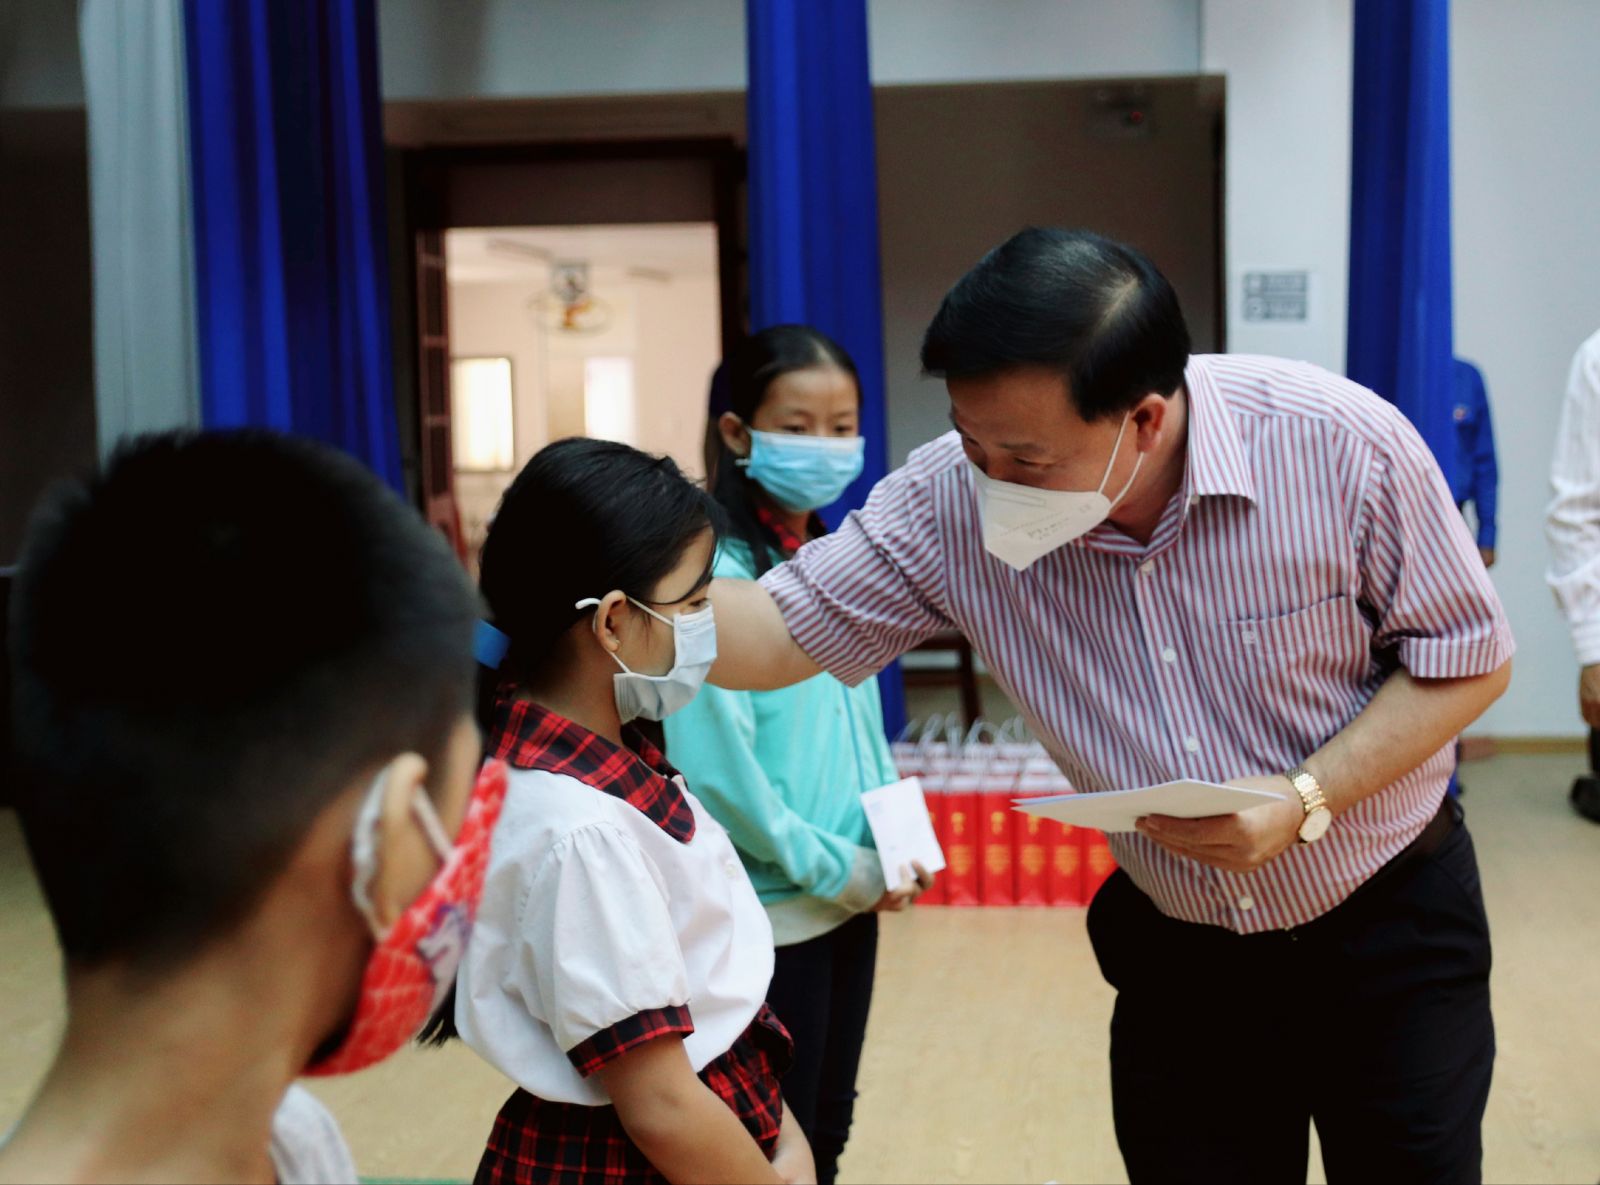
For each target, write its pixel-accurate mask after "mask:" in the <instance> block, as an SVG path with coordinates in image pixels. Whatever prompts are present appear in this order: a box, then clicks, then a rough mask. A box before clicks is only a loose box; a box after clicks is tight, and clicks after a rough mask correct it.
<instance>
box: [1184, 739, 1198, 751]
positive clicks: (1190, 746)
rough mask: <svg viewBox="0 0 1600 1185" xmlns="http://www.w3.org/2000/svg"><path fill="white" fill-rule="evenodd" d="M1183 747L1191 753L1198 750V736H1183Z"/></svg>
mask: <svg viewBox="0 0 1600 1185" xmlns="http://www.w3.org/2000/svg"><path fill="white" fill-rule="evenodd" d="M1183 747H1184V748H1185V749H1187V750H1189V752H1191V753H1198V752H1200V738H1199V737H1196V736H1187V737H1184V738H1183Z"/></svg>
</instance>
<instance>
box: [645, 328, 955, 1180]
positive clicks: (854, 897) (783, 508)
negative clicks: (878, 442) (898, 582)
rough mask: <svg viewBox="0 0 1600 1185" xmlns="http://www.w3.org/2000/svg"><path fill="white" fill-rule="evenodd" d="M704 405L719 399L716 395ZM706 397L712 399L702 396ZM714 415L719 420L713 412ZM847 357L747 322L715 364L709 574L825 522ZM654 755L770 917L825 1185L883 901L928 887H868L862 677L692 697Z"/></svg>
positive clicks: (878, 734)
mask: <svg viewBox="0 0 1600 1185" xmlns="http://www.w3.org/2000/svg"><path fill="white" fill-rule="evenodd" d="M719 396H720V398H719ZM719 403H721V406H718V404H719ZM725 408H731V410H724V409H725ZM860 411H861V392H860V386H859V384H858V380H857V376H856V369H855V365H854V363H853V362H851V360H850V357H849V355H848V354H846V353H845V352H844V350H843V349H842V348H841V347H840V346H839V345H838V344H837V343H835V342H833V341H831V340H830V339H829V338H827V337H826V336H824V335H823V334H821V333H819V332H818V331H816V330H814V329H811V328H808V327H806V326H801V325H780V326H776V327H774V328H771V329H764V330H762V331H761V332H760V333H757V334H756V335H755V336H753V337H752V338H750V339H749V340H748V341H746V342H745V343H744V345H743V346H741V347H740V349H739V350H738V351H736V352H735V353H734V354H733V356H732V357H730V358H729V359H728V360H727V361H726V362H725V363H724V364H723V366H722V367H721V368H720V369H719V370H718V373H717V377H716V379H715V380H714V381H713V387H712V414H713V415H716V414H717V413H719V412H720V413H721V416H720V418H719V419H718V420H717V428H718V431H719V435H720V438H721V449H720V455H719V457H718V459H717V463H716V464H715V466H714V471H715V473H714V492H715V494H716V498H717V501H718V502H720V503H721V504H722V506H723V508H724V509H725V510H726V511H727V513H728V517H729V519H730V520H731V524H730V525H731V527H732V529H731V530H730V531H729V532H728V533H727V534H726V535H725V536H724V540H723V545H722V548H721V550H720V551H719V552H718V555H717V560H716V575H717V576H728V577H736V578H744V579H753V578H756V577H758V576H760V575H761V574H762V573H763V572H765V571H766V570H767V569H768V568H770V567H772V565H773V564H774V563H779V562H782V561H783V560H784V559H787V558H788V557H789V556H790V555H792V554H793V553H794V552H795V551H797V550H798V549H799V548H800V547H801V546H802V545H803V544H804V543H805V542H806V541H807V540H808V539H810V538H814V537H815V536H817V535H819V534H821V533H823V531H824V530H825V528H824V527H823V525H822V522H821V520H820V519H819V518H818V517H817V515H816V513H815V511H816V508H818V507H821V506H826V505H828V504H829V503H831V502H834V501H836V500H837V499H838V497H839V495H840V494H842V493H843V492H844V488H845V486H847V485H848V484H849V483H850V482H851V481H852V480H854V478H855V477H856V475H857V474H859V473H860V472H861V462H862V457H863V451H864V442H863V441H862V439H861V436H860ZM666 736H667V751H668V754H669V756H670V758H671V760H672V763H673V764H674V765H675V766H677V767H678V768H679V769H680V770H682V771H683V773H684V776H685V777H686V778H688V780H689V783H690V784H691V785H692V786H694V788H695V793H696V794H697V795H698V796H699V798H700V801H701V802H702V803H703V804H704V805H705V806H706V808H707V809H708V810H710V811H711V813H712V814H713V815H715V816H716V818H717V820H718V821H719V822H721V823H722V825H723V826H724V827H725V828H727V830H728V834H729V835H730V836H731V837H732V839H733V842H734V846H735V847H736V848H738V850H739V854H740V856H741V857H742V858H743V860H744V864H745V868H746V869H747V870H748V871H749V873H750V879H751V881H752V882H754V884H755V887H756V892H757V893H758V894H759V896H760V898H761V901H762V903H763V904H764V905H765V906H766V908H767V914H768V916H769V917H770V918H771V920H772V931H773V937H774V940H775V942H776V943H777V947H778V949H777V958H776V965H775V970H774V972H773V977H772V987H771V989H770V990H769V992H768V997H767V998H768V1002H769V1003H770V1004H771V1005H772V1008H773V1010H774V1011H775V1012H776V1013H777V1014H778V1017H779V1018H780V1019H781V1020H782V1021H783V1022H784V1024H785V1025H786V1026H787V1027H788V1029H789V1031H790V1033H791V1034H792V1035H793V1037H794V1043H795V1064H794V1066H793V1068H792V1069H791V1070H790V1071H789V1073H788V1074H787V1075H786V1076H785V1077H784V1082H783V1093H784V1098H785V1101H786V1102H787V1103H788V1105H789V1108H790V1110H791V1111H793V1112H794V1115H795V1118H796V1120H797V1121H798V1122H799V1124H800V1126H801V1128H802V1129H803V1130H804V1131H805V1134H806V1135H807V1137H809V1139H810V1141H811V1148H812V1152H813V1154H814V1155H815V1157H816V1165H817V1180H818V1183H819V1185H830V1183H831V1182H832V1181H833V1180H834V1178H835V1174H836V1172H837V1168H838V1160H839V1154H840V1153H841V1152H843V1151H844V1145H845V1140H846V1138H847V1137H848V1135H849V1131H850V1118H851V1113H852V1111H853V1109H854V1103H855V1080H856V1069H857V1067H858V1065H859V1064H860V1060H861V1045H862V1042H863V1040H864V1038H865V1035H866V1024H867V1011H868V1007H869V1005H870V1003H871V999H872V980H873V973H874V967H875V963H876V958H877V945H878V923H877V917H876V913H877V911H879V910H883V909H903V908H905V907H906V906H907V905H909V904H910V903H911V902H912V901H914V900H915V899H916V896H917V895H918V894H919V893H920V892H921V891H922V890H923V889H924V888H926V887H927V885H929V884H931V883H932V882H931V881H929V880H928V879H927V877H926V874H923V873H922V872H921V870H920V869H918V870H916V874H917V875H916V878H915V879H912V880H909V881H908V883H907V884H905V885H904V886H895V887H894V888H893V889H890V888H889V887H888V886H886V885H885V884H884V881H883V875H882V873H881V871H880V870H879V865H878V856H877V853H876V852H875V851H874V850H873V847H872V837H871V833H870V832H869V830H868V828H867V819H866V815H865V813H864V812H863V811H862V809H861V793H862V791H864V790H870V789H873V788H874V787H877V786H882V785H885V784H887V783H889V782H893V781H895V780H896V777H897V775H896V773H895V769H894V763H893V762H892V761H891V759H890V756H889V746H888V744H887V743H886V742H885V740H884V731H883V709H882V706H881V704H880V703H879V700H878V687H877V683H876V681H871V680H869V681H868V682H866V683H863V684H862V685H861V686H860V687H856V688H853V689H852V688H848V687H846V686H845V685H844V684H843V683H840V682H839V681H838V680H837V679H835V678H833V677H832V676H830V675H818V676H816V677H815V678H813V679H808V680H806V681H805V682H804V683H800V684H797V685H796V686H794V687H788V688H784V689H783V690H780V691H759V692H750V691H726V690H723V689H722V688H719V687H710V686H708V687H706V688H704V689H703V690H702V691H701V692H700V694H699V696H698V697H697V698H696V699H695V700H694V701H693V702H692V703H691V704H689V706H688V707H686V708H684V709H683V710H682V711H680V712H678V713H676V714H675V715H673V716H671V717H669V718H668V719H667V721H666Z"/></svg>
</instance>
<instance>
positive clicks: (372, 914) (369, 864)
mask: <svg viewBox="0 0 1600 1185" xmlns="http://www.w3.org/2000/svg"><path fill="white" fill-rule="evenodd" d="M388 773H389V770H388V767H387V766H386V767H384V769H382V770H381V771H379V773H378V776H377V777H375V778H374V779H373V780H372V785H371V787H370V788H369V789H368V790H367V796H366V798H365V799H364V800H363V801H362V803H361V810H360V811H358V812H357V813H356V827H355V831H354V832H353V833H352V834H351V836H350V862H351V863H352V864H353V865H354V866H355V875H354V876H353V877H352V878H351V881H350V897H351V899H352V900H353V901H354V902H355V905H356V908H357V909H359V910H360V911H361V916H362V917H364V918H366V919H367V925H368V926H369V927H370V928H371V930H372V936H373V937H374V938H376V939H377V940H378V941H379V942H382V941H383V940H384V938H385V937H386V936H387V935H388V933H389V928H388V927H387V926H385V925H383V924H382V923H381V922H379V921H378V908H377V906H376V905H375V904H374V903H373V900H372V880H373V878H374V877H375V876H377V875H378V820H379V818H380V817H381V816H382V814H383V791H384V786H385V783H386V781H387V778H388ZM411 815H412V817H413V818H414V819H416V821H417V825H418V826H419V827H421V828H422V834H423V835H425V836H426V837H427V839H428V846H429V847H431V848H432V849H433V853H434V855H436V856H438V857H439V863H440V864H441V865H443V864H448V863H449V862H450V857H451V855H452V854H453V853H454V851H455V843H454V842H453V841H452V840H451V839H450V837H449V836H448V835H446V834H445V830H444V824H443V823H441V822H440V821H439V814H438V812H437V811H435V810H434V809H433V803H431V802H429V801H428V795H427V793H426V792H425V791H424V790H423V789H422V787H421V786H415V787H413V788H412V793H411Z"/></svg>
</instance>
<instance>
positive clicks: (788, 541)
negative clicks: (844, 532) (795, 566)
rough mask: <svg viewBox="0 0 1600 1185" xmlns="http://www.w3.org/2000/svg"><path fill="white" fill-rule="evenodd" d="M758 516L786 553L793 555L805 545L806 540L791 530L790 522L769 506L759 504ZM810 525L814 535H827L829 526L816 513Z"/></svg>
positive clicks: (757, 508)
mask: <svg viewBox="0 0 1600 1185" xmlns="http://www.w3.org/2000/svg"><path fill="white" fill-rule="evenodd" d="M756 518H757V519H758V520H759V521H760V523H761V525H762V527H764V528H765V529H766V531H767V533H768V534H769V535H771V536H772V537H773V538H774V539H776V540H777V541H778V546H779V547H781V548H783V550H784V552H785V554H787V555H793V554H794V553H795V552H797V551H799V550H800V548H801V547H802V546H804V545H805V540H804V539H802V538H800V536H798V535H796V534H795V533H794V532H793V531H791V530H790V529H789V524H788V523H786V522H784V521H783V520H782V519H781V518H779V517H778V516H777V515H776V514H774V513H772V511H771V510H770V509H768V508H767V507H765V506H757V507H756ZM808 526H809V528H810V530H811V533H812V534H813V535H826V534H827V533H828V528H827V527H825V526H824V525H823V523H822V520H821V519H820V518H818V517H817V516H816V515H815V514H813V515H812V516H811V518H810V521H809V523H808Z"/></svg>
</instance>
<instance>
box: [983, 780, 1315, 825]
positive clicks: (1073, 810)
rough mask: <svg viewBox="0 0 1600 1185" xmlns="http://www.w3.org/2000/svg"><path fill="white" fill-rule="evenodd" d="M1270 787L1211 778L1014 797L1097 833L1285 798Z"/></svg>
mask: <svg viewBox="0 0 1600 1185" xmlns="http://www.w3.org/2000/svg"><path fill="white" fill-rule="evenodd" d="M1287 797H1288V795H1286V794H1277V793H1274V792H1272V791H1270V790H1243V789H1241V788H1239V787H1238V786H1220V785H1218V784H1217V783H1215V782H1164V783H1163V784H1161V785H1160V786H1142V787H1140V788H1139V789H1137V790H1106V791H1104V792H1102V793H1099V794H1049V795H1045V796H1043V797H1040V798H1017V799H1013V800H1012V802H1013V803H1014V804H1015V806H1016V809H1017V810H1019V811H1022V812H1024V813H1026V814H1029V815H1041V816H1043V817H1044V818H1046V819H1059V820H1060V821H1061V822H1063V823H1070V824H1072V826H1074V827H1094V828H1096V829H1098V830H1100V831H1132V830H1134V826H1133V824H1134V820H1136V819H1142V818H1144V817H1145V816H1146V815H1171V816H1172V817H1173V818H1175V819H1204V818H1207V817H1209V816H1211V815H1232V814H1235V813H1237V812H1238V811H1244V810H1249V809H1250V808H1251V807H1253V806H1261V805H1262V804H1263V803H1268V802H1277V801H1281V800H1282V799H1284V798H1287Z"/></svg>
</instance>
